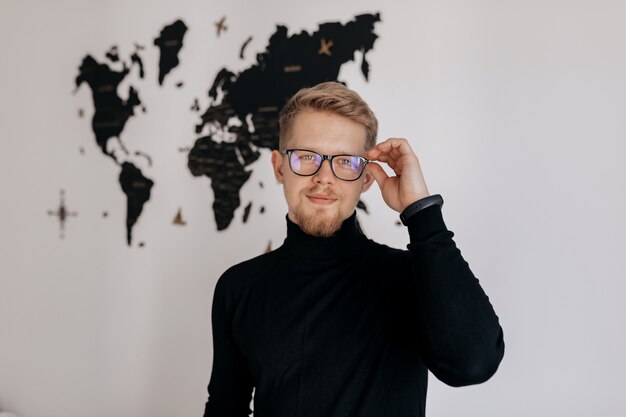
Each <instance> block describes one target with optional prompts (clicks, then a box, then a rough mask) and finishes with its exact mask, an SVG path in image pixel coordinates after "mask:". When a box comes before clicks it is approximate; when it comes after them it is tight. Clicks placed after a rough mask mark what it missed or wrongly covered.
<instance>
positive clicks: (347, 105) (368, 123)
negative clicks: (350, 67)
mask: <svg viewBox="0 0 626 417" xmlns="http://www.w3.org/2000/svg"><path fill="white" fill-rule="evenodd" d="M303 110H317V111H327V112H330V113H334V114H337V115H339V116H343V117H346V118H348V119H350V120H353V121H355V122H357V123H359V124H361V125H363V126H364V127H365V131H366V137H365V149H370V148H373V147H374V145H376V136H377V135H378V120H376V116H374V112H373V111H372V109H370V107H369V106H368V105H367V103H366V102H365V101H364V100H363V99H362V98H361V96H359V95H358V94H357V93H356V92H355V91H353V90H350V89H349V88H347V87H346V86H345V85H343V84H341V83H338V82H334V81H328V82H324V83H321V84H317V85H314V86H312V87H308V88H303V89H301V90H300V91H298V92H297V93H296V94H294V95H293V96H292V97H291V98H290V99H289V100H288V101H287V103H286V104H285V106H284V107H283V108H282V109H281V111H280V115H279V119H278V122H279V126H280V133H279V140H278V148H279V149H281V150H283V149H285V146H286V144H287V140H288V138H289V133H290V129H291V126H292V124H293V121H294V119H295V117H296V116H297V115H298V113H300V112H301V111H303Z"/></svg>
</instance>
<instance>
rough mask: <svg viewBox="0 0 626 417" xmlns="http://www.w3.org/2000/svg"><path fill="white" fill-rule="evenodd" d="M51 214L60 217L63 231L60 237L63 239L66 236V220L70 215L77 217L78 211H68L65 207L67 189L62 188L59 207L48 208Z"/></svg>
mask: <svg viewBox="0 0 626 417" xmlns="http://www.w3.org/2000/svg"><path fill="white" fill-rule="evenodd" d="M48 215H49V216H55V217H57V218H58V219H59V224H60V226H61V231H60V235H59V237H60V238H61V239H63V238H64V237H65V220H66V219H67V218H68V217H76V216H78V213H77V212H75V211H68V210H67V208H66V207H65V191H64V190H61V201H60V203H59V208H57V209H56V210H48Z"/></svg>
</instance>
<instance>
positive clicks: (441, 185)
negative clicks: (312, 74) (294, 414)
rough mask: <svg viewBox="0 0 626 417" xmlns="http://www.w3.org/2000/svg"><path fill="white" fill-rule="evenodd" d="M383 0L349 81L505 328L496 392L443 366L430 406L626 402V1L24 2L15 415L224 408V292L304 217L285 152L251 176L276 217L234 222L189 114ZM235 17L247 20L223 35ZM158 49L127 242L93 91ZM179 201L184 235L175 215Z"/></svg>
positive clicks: (6, 336) (5, 248) (14, 293)
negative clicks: (161, 49) (135, 54)
mask: <svg viewBox="0 0 626 417" xmlns="http://www.w3.org/2000/svg"><path fill="white" fill-rule="evenodd" d="M129 3H130V5H129ZM376 11H380V12H381V17H382V22H381V23H380V24H379V25H378V26H377V29H376V32H377V33H378V34H379V36H380V38H379V39H378V40H377V42H376V44H375V48H374V51H372V52H371V53H370V54H369V61H370V64H371V73H370V82H369V83H368V82H365V81H364V80H363V77H362V76H361V75H360V73H359V69H358V64H352V65H348V66H346V67H345V68H344V70H343V71H342V73H341V77H340V78H341V79H342V80H345V81H347V82H348V85H349V86H350V87H352V88H354V89H356V90H357V91H358V92H359V93H360V94H361V95H362V96H363V97H364V98H365V99H366V100H368V102H369V103H370V104H371V106H372V108H373V109H374V111H375V112H376V114H377V115H378V118H379V120H380V138H381V139H385V138H386V137H389V136H403V137H407V138H409V139H410V141H411V143H412V144H413V146H414V149H415V150H416V152H417V154H418V156H419V158H420V161H421V164H422V168H423V170H424V174H425V177H426V181H427V183H428V185H429V189H430V191H431V193H441V194H442V195H443V197H444V199H445V205H444V218H445V220H446V222H447V224H448V227H449V228H450V229H451V230H453V231H454V232H455V235H456V236H455V240H456V242H457V244H458V245H459V247H460V248H461V250H462V253H463V255H464V256H465V258H466V260H467V261H468V262H469V263H470V265H471V267H472V269H473V271H474V273H475V274H476V276H477V277H478V278H479V279H480V280H481V283H482V285H483V287H484V288H485V290H486V292H487V294H488V295H489V296H490V299H491V301H492V303H493V305H494V307H495V309H496V311H497V313H498V315H499V317H500V320H501V324H502V326H503V328H504V332H505V341H506V354H505V357H504V360H503V362H502V364H501V367H500V369H499V371H498V373H497V374H496V375H495V376H494V377H493V378H492V379H491V380H490V381H488V382H487V383H485V384H482V385H479V386H472V387H465V388H460V389H453V388H450V387H447V386H445V385H443V384H442V383H440V382H439V381H437V380H436V379H435V378H434V377H432V376H431V379H430V386H429V398H428V402H427V412H428V415H429V416H431V417H440V416H452V415H461V414H462V415H466V416H483V417H486V416H494V417H495V416H498V417H499V416H510V417H515V416H528V415H532V416H537V417H539V416H555V415H570V416H589V415H594V416H623V415H625V414H626V406H625V405H624V403H623V401H621V400H620V399H619V398H618V394H623V392H624V389H625V388H626V381H625V378H626V359H625V356H624V355H623V352H624V350H626V336H625V334H624V332H623V326H624V319H625V318H626V308H625V307H624V304H623V303H622V302H621V301H622V298H623V295H624V292H625V291H626V285H625V284H624V270H626V260H625V259H626V257H624V256H623V254H622V253H621V252H622V251H623V250H624V249H625V248H626V247H625V245H624V243H623V240H622V239H623V236H624V233H625V232H626V221H625V220H624V217H623V213H624V212H626V198H625V193H624V191H625V190H626V188H625V184H624V182H625V178H626V165H625V164H624V162H623V161H624V158H625V155H626V152H625V151H626V145H625V144H624V137H625V135H624V133H625V132H626V117H624V109H625V104H626V25H624V16H625V15H626V3H624V2H622V1H608V0H599V1H595V2H590V1H564V0H563V1H559V0H544V1H534V0H531V1H522V0H518V1H511V0H509V1H506V0H499V1H496V0H492V1H488V0H480V1H479V0H475V1H461V0H458V1H452V0H438V1H416V2H404V1H386V2H373V1H358V2H357V1H351V2H334V1H318V2H310V3H304V2H295V1H286V0H272V1H266V2H257V3H254V4H250V2H243V1H238V2H234V1H225V0H220V1H213V2H206V1H197V2H191V1H182V0H181V1H176V2H165V1H160V2H154V1H150V2H148V1H145V2H140V1H132V2H127V1H117V0H116V1H107V2H96V1H90V2H86V1H77V0H76V1H70V0H64V1H56V2H44V1H40V2H34V1H17V0H3V2H2V3H1V4H0V39H2V40H3V52H2V65H1V66H0V87H1V88H0V91H1V94H0V97H1V98H0V106H1V107H0V122H1V123H0V196H1V197H0V199H1V203H0V410H11V411H14V412H16V413H19V414H21V415H22V416H23V417H61V416H63V417H74V416H76V417H78V416H86V415H88V416H91V417H100V416H123V417H140V416H153V417H159V416H163V417H169V416H172V415H177V416H182V415H188V416H193V415H201V414H202V412H203V407H204V402H205V401H206V385H207V384H208V379H209V373H210V370H211V364H212V349H211V331H210V307H211V300H212V293H213V287H214V285H215V282H216V280H217V278H218V277H219V275H220V274H221V272H222V271H223V270H224V269H225V268H226V267H228V266H229V265H231V264H233V263H235V262H238V261H240V260H243V259H246V258H249V257H252V256H255V255H257V254H259V253H261V252H262V251H263V249H264V248H265V245H266V244H267V242H268V241H269V240H271V241H272V242H273V246H274V247H275V246H276V245H278V244H280V242H282V239H283V238H284V232H285V226H284V214H285V212H286V211H285V204H284V203H283V201H282V194H281V190H280V188H279V187H278V185H276V183H275V181H273V180H272V178H271V172H270V168H269V158H268V154H267V153H265V154H264V155H263V157H262V158H261V159H260V160H259V161H258V162H257V163H256V165H255V170H254V174H253V177H252V178H251V180H250V181H249V182H248V184H247V185H246V186H244V188H243V190H242V201H243V202H244V204H245V203H247V202H248V201H250V200H254V201H255V203H254V204H255V208H256V209H258V207H259V205H260V204H264V205H265V206H266V212H265V214H264V215H260V214H258V212H257V211H256V209H253V211H252V214H251V215H250V219H249V221H248V223H247V224H245V225H244V224H242V222H241V215H242V210H243V207H240V209H238V211H237V213H236V214H235V220H234V221H233V224H232V225H231V227H230V228H229V229H227V230H226V231H225V232H219V233H218V232H217V231H216V230H215V224H214V220H213V217H212V212H211V209H210V204H211V202H212V198H213V197H212V192H211V190H210V188H209V182H208V180H207V179H199V178H192V177H191V175H190V174H189V173H188V171H187V169H186V160H185V156H184V154H181V153H179V152H178V151H177V149H178V147H181V146H191V144H192V143H193V140H194V135H193V131H192V129H193V126H194V124H195V123H197V117H198V116H197V114H194V113H191V112H189V111H188V107H189V105H190V103H191V101H192V100H193V97H198V96H199V97H202V100H204V101H202V100H201V104H202V105H203V106H206V104H207V99H205V98H204V97H205V96H206V91H207V88H208V87H209V86H210V83H211V81H212V79H213V76H214V75H215V74H216V72H217V71H218V70H219V68H221V67H222V66H227V67H229V68H230V69H231V70H235V71H238V70H242V69H244V68H246V67H248V66H249V65H251V64H252V62H253V59H254V54H255V53H256V52H260V51H262V50H263V49H264V47H265V45H266V42H267V38H268V36H269V35H270V34H271V33H272V32H273V31H274V29H275V25H276V24H277V23H281V24H285V25H287V26H288V27H289V29H290V33H294V32H298V31H300V30H302V29H305V30H309V31H312V30H315V28H316V27H317V24H318V23H320V22H323V21H329V20H339V21H342V22H345V21H348V20H350V19H351V18H352V17H353V16H354V15H356V14H360V13H363V12H376ZM223 15H227V16H228V17H227V24H228V26H229V28H228V30H227V32H226V33H225V34H224V35H223V36H222V37H221V38H219V39H217V38H215V36H214V26H213V22H214V21H216V20H218V19H219V18H220V17H221V16H223ZM176 18H182V19H183V20H184V21H185V23H186V24H187V25H188V26H189V28H190V31H189V32H188V35H187V38H186V45H185V47H184V49H183V50H182V51H181V61H182V63H181V66H180V67H179V68H177V69H175V70H174V72H173V73H172V75H170V78H169V79H166V83H165V84H166V85H165V86H164V87H163V88H157V87H156V82H155V77H156V68H157V67H156V60H157V54H156V51H155V50H154V49H155V48H153V47H150V44H151V41H152V39H153V38H154V37H155V36H156V35H157V34H158V31H159V30H160V29H161V28H162V26H164V25H165V24H167V23H170V22H172V21H174V20H175V19H176ZM249 35H252V36H254V39H253V41H252V42H251V43H250V44H249V45H248V48H247V55H246V60H244V61H242V60H239V59H238V57H237V55H238V52H239V46H240V45H241V44H242V43H243V41H244V40H245V39H246V38H247V37H248V36H249ZM135 41H137V42H140V43H143V44H145V45H146V46H147V49H146V52H145V53H144V55H143V56H144V61H145V65H146V71H148V74H147V79H146V80H143V81H140V82H137V83H136V84H137V85H138V86H139V88H140V89H141V91H140V93H141V94H142V99H143V100H144V102H146V104H147V106H148V113H146V114H138V115H137V116H136V117H134V118H132V119H131V120H130V121H129V122H128V124H127V126H126V128H125V130H124V133H123V137H124V140H125V141H126V142H127V143H128V144H131V145H132V147H133V148H140V149H148V150H149V151H150V153H151V155H152V156H153V158H154V160H155V162H154V167H153V168H152V170H151V171H150V175H151V176H152V178H153V179H155V182H156V185H155V188H154V189H153V197H152V199H151V200H150V201H149V202H148V203H147V204H146V207H145V209H144V213H143V214H142V217H141V218H140V219H139V222H138V224H137V225H136V226H135V229H134V234H135V236H136V239H138V240H142V241H145V242H146V246H145V247H144V248H139V247H137V246H133V247H130V248H129V247H127V246H126V244H125V242H124V227H123V221H124V215H125V199H124V195H123V194H122V192H121V190H120V188H119V185H118V184H117V175H118V174H117V172H118V171H117V167H115V166H114V164H112V163H111V161H110V160H108V159H107V158H105V157H104V156H103V155H102V154H101V153H100V152H99V150H98V149H97V147H96V146H95V140H94V138H93V134H92V132H91V129H90V125H89V120H90V118H91V114H92V113H91V112H92V110H93V107H92V105H91V98H90V93H89V91H88V88H87V87H86V86H83V87H81V89H80V90H79V91H78V93H76V95H73V94H72V91H73V89H74V85H73V82H74V77H75V76H76V74H77V70H78V65H79V64H80V61H81V60H82V58H83V56H84V55H85V54H87V53H91V54H93V55H94V56H95V57H97V58H98V59H102V58H103V54H104V52H105V51H106V50H107V49H108V48H109V47H110V46H111V45H112V44H118V45H119V47H120V49H121V52H122V55H124V56H126V55H128V54H129V53H130V52H131V50H132V45H133V42H135ZM179 79H180V80H184V81H185V87H184V88H183V89H180V90H178V89H175V87H174V85H173V82H174V81H175V80H179ZM168 81H169V82H168ZM124 85H127V84H124ZM125 90H127V87H126V88H122V91H125ZM80 107H82V108H84V109H85V111H86V114H85V117H84V118H82V119H79V118H78V117H77V111H78V108H80ZM80 146H83V147H84V149H85V155H83V156H81V155H80V154H79V147H80ZM260 180H262V181H263V182H264V183H265V184H266V186H265V189H264V190H263V193H261V191H260V190H259V187H257V186H256V184H257V183H258V181H260ZM61 188H63V189H65V190H66V203H67V205H68V206H69V208H70V209H72V210H76V211H78V213H79V215H78V217H76V218H70V219H69V220H68V223H67V225H66V237H65V239H63V240H61V239H59V231H58V224H57V223H56V222H55V220H54V218H52V217H50V216H48V215H47V214H46V211H47V210H48V209H54V208H55V207H56V206H57V204H58V199H59V189H61ZM377 193H378V190H377V189H375V188H374V187H373V188H372V190H370V191H369V192H368V194H367V195H366V196H365V197H364V200H365V201H366V203H367V204H368V205H369V207H370V210H371V212H372V214H371V215H369V216H368V215H363V214H361V215H360V217H361V221H362V223H363V224H364V227H365V229H366V231H367V233H368V234H369V235H370V236H371V237H373V238H375V239H377V240H379V241H382V242H385V243H388V244H390V245H393V246H396V247H404V245H406V243H407V241H408V237H407V236H406V232H405V231H404V230H403V229H402V228H399V227H396V226H395V225H394V221H395V219H396V215H395V214H394V213H393V212H392V211H391V210H389V209H387V208H386V207H385V206H384V203H382V200H381V199H380V197H379V196H378V194H377ZM179 206H182V207H183V208H184V215H185V217H186V219H187V221H188V225H187V226H186V227H183V228H177V227H174V226H173V225H172V224H171V219H172V217H173V215H174V214H175V213H176V210H177V208H178V207H179ZM105 209H106V210H108V211H109V213H110V214H109V217H108V218H107V219H106V220H105V219H103V218H102V216H101V213H102V211H103V210H105Z"/></svg>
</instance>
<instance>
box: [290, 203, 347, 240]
mask: <svg viewBox="0 0 626 417" xmlns="http://www.w3.org/2000/svg"><path fill="white" fill-rule="evenodd" d="M294 218H295V220H296V221H295V223H296V224H297V225H298V226H300V229H302V230H303V231H304V232H305V233H306V234H308V235H312V236H316V237H330V236H332V235H333V234H335V233H336V232H337V231H338V230H339V229H340V228H341V224H342V223H343V220H344V219H343V216H342V215H341V213H340V212H339V211H338V210H333V211H332V212H331V211H329V210H326V209H317V210H311V211H310V212H308V213H302V212H300V211H299V210H296V211H294Z"/></svg>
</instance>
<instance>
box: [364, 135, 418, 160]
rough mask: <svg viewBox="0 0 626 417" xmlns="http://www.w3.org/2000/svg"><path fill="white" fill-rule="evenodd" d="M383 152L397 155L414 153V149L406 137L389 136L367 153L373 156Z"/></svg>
mask: <svg viewBox="0 0 626 417" xmlns="http://www.w3.org/2000/svg"><path fill="white" fill-rule="evenodd" d="M381 154H391V155H393V156H396V157H397V156H401V155H405V154H413V149H412V148H411V145H410V144H409V142H408V141H407V140H406V139H405V138H389V139H387V140H385V141H383V142H381V143H379V144H377V145H376V146H374V147H373V148H372V149H370V150H369V151H368V152H367V155H368V156H372V158H375V157H376V156H378V155H381Z"/></svg>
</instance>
